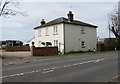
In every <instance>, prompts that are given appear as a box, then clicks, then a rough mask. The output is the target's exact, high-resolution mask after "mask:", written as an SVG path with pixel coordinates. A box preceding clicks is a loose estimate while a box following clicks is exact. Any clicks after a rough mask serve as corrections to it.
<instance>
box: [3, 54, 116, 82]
mask: <svg viewBox="0 0 120 84" xmlns="http://www.w3.org/2000/svg"><path fill="white" fill-rule="evenodd" d="M36 58H37V61H32V62H30V63H20V64H15V65H7V66H3V67H2V68H3V69H2V70H3V72H2V73H3V74H2V77H1V79H2V81H3V82H107V81H109V80H110V79H113V78H115V77H116V76H118V52H107V53H101V54H91V55H82V56H81V55H70V56H56V57H44V58H42V60H41V57H36ZM39 59H40V60H39Z"/></svg>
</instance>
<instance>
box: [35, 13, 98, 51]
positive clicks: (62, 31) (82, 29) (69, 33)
mask: <svg viewBox="0 0 120 84" xmlns="http://www.w3.org/2000/svg"><path fill="white" fill-rule="evenodd" d="M67 16H68V18H64V17H60V18H57V19H55V20H52V21H50V22H48V23H46V22H45V21H44V19H42V21H41V25H40V26H38V27H35V28H34V30H35V38H34V41H35V47H49V44H50V46H57V47H58V51H60V52H61V53H67V52H70V51H88V50H89V49H90V50H94V49H96V43H97V38H96V37H97V35H96V28H97V26H95V25H91V24H88V23H85V22H81V21H77V20H74V17H73V16H74V15H73V14H72V11H69V13H68V14H67Z"/></svg>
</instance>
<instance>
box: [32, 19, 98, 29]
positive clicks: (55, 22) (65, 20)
mask: <svg viewBox="0 0 120 84" xmlns="http://www.w3.org/2000/svg"><path fill="white" fill-rule="evenodd" d="M60 23H66V24H74V25H80V26H88V27H94V28H97V26H95V25H91V24H88V23H85V22H82V21H77V20H74V21H73V22H70V21H68V19H67V18H64V17H61V18H57V19H55V20H52V21H50V22H48V23H46V24H44V25H40V26H37V27H35V28H34V29H38V28H42V27H46V26H51V25H55V24H60Z"/></svg>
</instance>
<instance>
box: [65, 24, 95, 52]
mask: <svg viewBox="0 0 120 84" xmlns="http://www.w3.org/2000/svg"><path fill="white" fill-rule="evenodd" d="M81 27H82V26H79V25H72V24H65V52H70V51H80V50H82V51H88V50H89V49H90V50H93V49H94V48H96V43H97V37H96V28H92V27H84V29H85V34H81ZM81 41H85V48H81Z"/></svg>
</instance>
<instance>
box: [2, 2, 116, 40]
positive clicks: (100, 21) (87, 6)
mask: <svg viewBox="0 0 120 84" xmlns="http://www.w3.org/2000/svg"><path fill="white" fill-rule="evenodd" d="M20 4H21V5H20V6H21V7H22V8H19V9H17V10H19V11H26V14H28V16H25V17H24V16H22V15H16V16H11V17H9V18H4V17H0V31H1V32H0V34H1V37H0V40H21V41H29V40H30V39H32V38H33V37H34V29H33V28H35V27H36V26H39V25H40V21H41V20H42V19H45V21H46V22H49V21H51V20H54V19H56V18H59V17H66V18H67V13H68V11H70V10H71V11H72V12H73V14H74V19H75V20H79V21H83V22H87V23H90V24H93V25H96V26H98V28H97V37H99V38H108V36H109V33H108V29H107V26H108V13H110V12H111V11H112V10H113V9H114V8H115V6H117V2H113V1H111V2H94V1H93V2H87V1H86V2H39V1H38V2H37V1H35V0H34V1H32V0H31V1H26V2H21V3H20ZM71 5H72V7H70V6H71ZM111 37H114V35H113V34H111Z"/></svg>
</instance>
